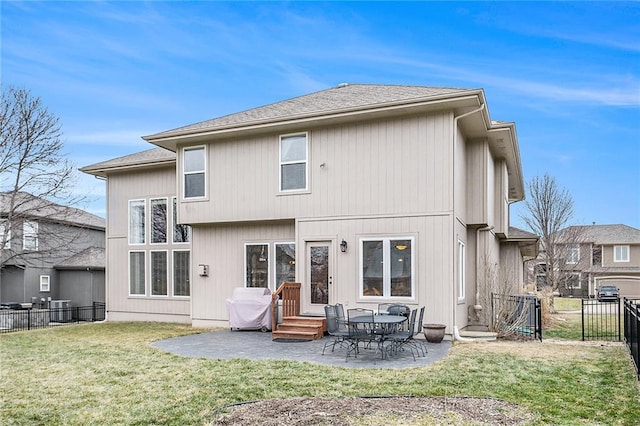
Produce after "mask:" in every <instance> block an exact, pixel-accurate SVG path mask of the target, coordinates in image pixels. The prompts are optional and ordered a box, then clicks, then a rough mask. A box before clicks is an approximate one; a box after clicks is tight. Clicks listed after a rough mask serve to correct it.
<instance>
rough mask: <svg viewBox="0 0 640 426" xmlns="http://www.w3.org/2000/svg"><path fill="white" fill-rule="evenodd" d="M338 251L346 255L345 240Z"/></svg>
mask: <svg viewBox="0 0 640 426" xmlns="http://www.w3.org/2000/svg"><path fill="white" fill-rule="evenodd" d="M340 251H341V252H343V253H346V251H347V242H346V241H345V240H342V242H341V243H340Z"/></svg>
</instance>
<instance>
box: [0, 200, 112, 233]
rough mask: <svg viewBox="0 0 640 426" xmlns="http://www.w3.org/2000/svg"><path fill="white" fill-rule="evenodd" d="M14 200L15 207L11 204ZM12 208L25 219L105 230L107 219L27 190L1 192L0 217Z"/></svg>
mask: <svg viewBox="0 0 640 426" xmlns="http://www.w3.org/2000/svg"><path fill="white" fill-rule="evenodd" d="M12 202H13V209H12V208H11V206H10V204H11V203H12ZM10 210H12V211H13V214H14V216H18V217H21V218H23V219H42V220H47V221H50V222H58V223H66V224H70V225H73V226H77V227H81V228H92V229H97V230H104V229H105V228H106V220H105V219H104V218H102V217H100V216H96V215H94V214H91V213H89V212H87V211H84V210H80V209H77V208H75V207H69V206H63V205H61V204H57V203H53V202H51V201H49V200H46V199H44V198H42V197H36V196H35V195H32V194H29V193H26V192H17V193H15V194H13V193H11V192H0V217H4V216H6V215H7V214H8V213H9V211H10Z"/></svg>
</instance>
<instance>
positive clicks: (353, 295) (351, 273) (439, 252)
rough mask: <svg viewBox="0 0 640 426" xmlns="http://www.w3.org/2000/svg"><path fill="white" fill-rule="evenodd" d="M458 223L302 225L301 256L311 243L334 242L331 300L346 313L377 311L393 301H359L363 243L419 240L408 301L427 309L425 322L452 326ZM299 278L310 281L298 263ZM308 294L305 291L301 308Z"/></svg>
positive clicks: (334, 221) (418, 219)
mask: <svg viewBox="0 0 640 426" xmlns="http://www.w3.org/2000/svg"><path fill="white" fill-rule="evenodd" d="M452 227H453V219H452V216H451V215H450V214H448V215H445V214H440V215H415V216H408V217H366V218H363V217H360V218H355V217H353V218H331V219H326V220H324V219H312V218H308V219H301V220H300V221H299V222H298V239H297V249H298V254H300V253H304V252H303V251H301V250H302V249H303V247H304V245H305V242H307V241H324V240H331V241H333V242H334V244H333V249H334V255H335V259H336V260H335V265H334V266H335V270H334V274H335V275H334V281H333V286H334V288H333V289H330V292H331V293H330V294H331V295H330V297H331V298H332V300H333V301H334V302H340V303H343V304H344V305H345V307H355V306H360V307H366V308H371V309H374V308H377V303H380V302H383V301H389V300H387V299H384V298H381V300H366V299H360V297H359V285H360V284H359V283H360V269H359V268H360V263H359V259H360V257H359V256H360V240H361V239H362V238H369V237H394V236H410V237H413V238H414V247H413V250H415V259H416V262H415V265H414V266H415V271H414V273H415V277H414V279H415V294H414V297H413V299H406V300H403V301H402V302H403V303H406V304H408V305H410V306H412V307H417V306H423V305H424V306H426V320H425V322H427V321H428V322H440V323H444V324H448V325H449V326H452V325H453V324H452V321H453V319H452V312H451V309H450V307H451V306H452V303H453V297H454V295H453V292H452V287H451V284H452V283H453V282H454V270H455V256H454V252H455V246H454V245H453V242H452V240H451V235H452V233H453V230H452ZM342 239H344V240H345V241H347V242H348V244H349V248H348V250H347V252H346V253H342V252H340V250H339V248H338V247H337V245H338V244H339V243H340V241H341V240H342ZM296 265H297V267H298V268H297V274H298V277H304V276H306V272H307V271H306V270H305V268H306V262H303V261H301V260H298V261H297V262H296ZM306 291H308V289H305V288H303V295H302V299H303V303H302V308H303V311H304V310H305V308H306V307H308V306H305V302H304V301H305V300H307V298H308V294H307V293H306Z"/></svg>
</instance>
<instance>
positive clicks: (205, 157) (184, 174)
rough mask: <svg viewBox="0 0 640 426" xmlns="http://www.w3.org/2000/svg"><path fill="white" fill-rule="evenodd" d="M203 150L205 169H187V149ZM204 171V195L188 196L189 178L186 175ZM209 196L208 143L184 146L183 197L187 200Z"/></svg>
mask: <svg viewBox="0 0 640 426" xmlns="http://www.w3.org/2000/svg"><path fill="white" fill-rule="evenodd" d="M199 150H202V156H203V169H197V170H189V171H187V170H186V159H187V157H186V155H185V154H186V152H187V151H199ZM200 173H202V179H203V183H202V184H203V194H202V195H197V196H192V197H187V179H186V177H187V176H188V175H195V174H200ZM206 197H207V146H206V145H197V146H189V147H184V148H182V199H183V200H185V201H191V200H202V199H205V198H206Z"/></svg>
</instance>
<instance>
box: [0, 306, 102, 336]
mask: <svg viewBox="0 0 640 426" xmlns="http://www.w3.org/2000/svg"><path fill="white" fill-rule="evenodd" d="M104 319H105V304H104V303H103V302H93V305H92V306H70V307H64V308H50V309H36V308H32V309H19V310H13V309H3V310H0V333H8V332H12V331H22V330H33V329H37V328H47V327H57V326H60V325H65V324H77V323H80V322H94V321H103V320H104Z"/></svg>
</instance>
